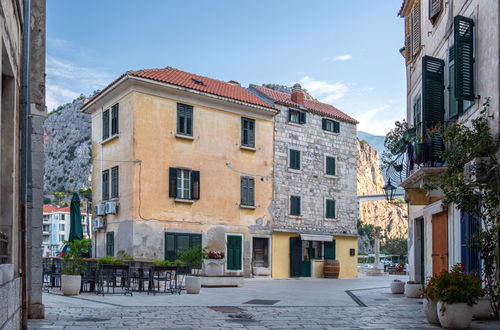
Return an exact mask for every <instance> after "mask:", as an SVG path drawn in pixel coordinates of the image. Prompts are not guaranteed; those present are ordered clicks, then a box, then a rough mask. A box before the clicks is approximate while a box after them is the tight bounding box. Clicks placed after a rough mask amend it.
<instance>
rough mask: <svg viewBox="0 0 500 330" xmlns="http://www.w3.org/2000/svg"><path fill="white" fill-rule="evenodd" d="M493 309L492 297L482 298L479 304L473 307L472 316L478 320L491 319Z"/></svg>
mask: <svg viewBox="0 0 500 330" xmlns="http://www.w3.org/2000/svg"><path fill="white" fill-rule="evenodd" d="M491 313H493V309H492V308H491V298H490V297H480V298H479V300H478V301H477V304H475V305H473V306H472V316H473V317H474V318H475V319H478V320H485V319H489V318H490V317H491Z"/></svg>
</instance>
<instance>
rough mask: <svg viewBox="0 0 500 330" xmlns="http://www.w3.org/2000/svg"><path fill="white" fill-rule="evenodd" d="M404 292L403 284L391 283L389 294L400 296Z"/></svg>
mask: <svg viewBox="0 0 500 330" xmlns="http://www.w3.org/2000/svg"><path fill="white" fill-rule="evenodd" d="M404 292H405V282H391V293H394V294H401V293H404Z"/></svg>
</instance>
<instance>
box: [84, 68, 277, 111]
mask: <svg viewBox="0 0 500 330" xmlns="http://www.w3.org/2000/svg"><path fill="white" fill-rule="evenodd" d="M126 75H128V76H133V77H138V78H145V79H149V80H154V81H158V82H163V83H167V84H171V85H176V86H180V87H185V88H189V89H192V90H196V91H200V92H204V93H207V94H212V95H217V96H221V97H225V98H228V99H232V100H236V101H240V102H245V103H249V104H253V105H257V106H260V107H264V108H268V109H272V110H276V109H275V108H274V107H273V106H272V105H270V104H269V103H267V102H265V101H264V100H262V99H261V98H260V97H258V96H256V95H255V94H253V93H251V92H249V91H248V90H246V89H245V88H243V87H241V86H237V85H234V84H230V83H227V82H224V81H221V80H216V79H211V78H207V77H203V76H199V75H195V74H192V73H189V72H185V71H181V70H177V69H174V68H172V67H167V68H165V69H145V70H136V71H134V70H132V71H127V73H125V74H123V75H121V76H120V77H119V78H118V79H116V80H115V81H113V82H112V83H111V84H110V85H108V86H107V87H106V88H104V89H103V90H102V91H101V92H99V93H98V94H97V95H95V96H94V97H93V99H95V98H96V97H97V96H99V95H101V94H102V93H103V92H104V91H106V90H107V89H108V88H110V87H111V86H112V85H114V84H115V83H117V82H118V81H119V80H120V79H121V78H122V77H123V76H126ZM91 101H92V100H91ZM90 103H91V102H88V103H87V104H90ZM87 104H85V105H83V106H82V110H83V109H84V108H85V107H86V105H87Z"/></svg>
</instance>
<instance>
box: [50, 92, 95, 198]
mask: <svg viewBox="0 0 500 330" xmlns="http://www.w3.org/2000/svg"><path fill="white" fill-rule="evenodd" d="M82 105H83V99H76V100H74V101H73V102H72V103H68V104H66V105H64V106H62V107H59V108H58V110H56V111H53V112H51V113H50V114H49V116H48V117H47V119H46V120H45V123H44V147H45V177H44V182H45V183H44V192H45V194H50V193H53V192H55V191H68V190H73V191H76V190H78V189H80V188H88V187H90V186H91V183H90V180H89V179H90V174H91V172H92V161H91V155H92V151H91V149H92V145H91V137H90V134H91V119H90V115H87V114H84V113H82V112H80V107H81V106H82Z"/></svg>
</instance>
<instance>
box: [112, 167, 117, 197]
mask: <svg viewBox="0 0 500 330" xmlns="http://www.w3.org/2000/svg"><path fill="white" fill-rule="evenodd" d="M111 198H118V166H115V167H113V168H111Z"/></svg>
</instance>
